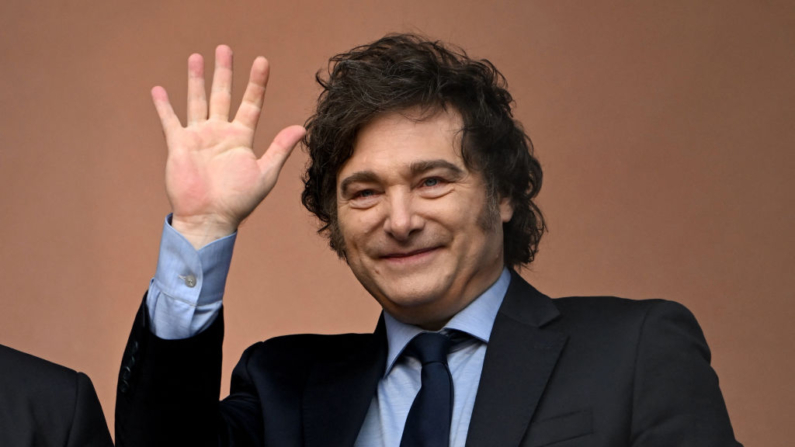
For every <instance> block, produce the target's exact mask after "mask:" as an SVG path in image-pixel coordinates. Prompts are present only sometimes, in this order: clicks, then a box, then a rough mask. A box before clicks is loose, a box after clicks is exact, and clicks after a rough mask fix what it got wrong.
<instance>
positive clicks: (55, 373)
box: [0, 345, 113, 447]
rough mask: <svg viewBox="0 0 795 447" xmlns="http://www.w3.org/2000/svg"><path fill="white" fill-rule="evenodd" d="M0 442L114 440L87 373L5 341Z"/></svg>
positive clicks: (96, 445) (108, 444) (105, 443)
mask: <svg viewBox="0 0 795 447" xmlns="http://www.w3.org/2000/svg"><path fill="white" fill-rule="evenodd" d="M0 446H3V447H5V446H8V447H24V446H36V447H39V446H41V447H45V446H47V447H49V446H53V447H55V446H58V447H64V446H68V447H84V446H88V447H112V446H113V442H112V441H111V438H110V433H109V432H108V425H107V423H106V422H105V415H104V414H103V413H102V407H101V406H100V405H99V400H98V399H97V394H96V392H94V387H93V385H91V379H89V378H88V376H86V375H85V374H83V373H78V372H75V371H73V370H71V369H68V368H64V367H63V366H59V365H56V364H55V363H50V362H48V361H46V360H42V359H40V358H38V357H34V356H32V355H28V354H25V353H24V352H19V351H16V350H14V349H11V348H7V347H5V346H2V345H0Z"/></svg>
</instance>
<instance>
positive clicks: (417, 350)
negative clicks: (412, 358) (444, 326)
mask: <svg viewBox="0 0 795 447" xmlns="http://www.w3.org/2000/svg"><path fill="white" fill-rule="evenodd" d="M451 344H452V343H451V341H450V338H448V337H447V336H446V335H443V334H439V333H436V332H423V333H422V334H420V335H417V336H416V337H414V339H412V340H411V343H409V348H411V351H412V352H413V353H414V354H415V355H416V356H417V357H418V358H419V359H420V362H422V364H423V365H426V364H428V363H434V362H440V363H445V364H446V363H447V353H448V352H449V351H450V345H451Z"/></svg>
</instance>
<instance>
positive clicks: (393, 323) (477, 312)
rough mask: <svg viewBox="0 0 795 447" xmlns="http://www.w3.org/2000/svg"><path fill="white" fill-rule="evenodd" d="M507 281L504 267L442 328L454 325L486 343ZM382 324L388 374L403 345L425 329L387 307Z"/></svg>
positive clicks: (506, 271)
mask: <svg viewBox="0 0 795 447" xmlns="http://www.w3.org/2000/svg"><path fill="white" fill-rule="evenodd" d="M510 283H511V273H510V271H508V269H507V268H503V269H502V274H501V275H500V277H499V278H498V279H497V281H496V282H495V283H494V284H492V285H491V287H489V288H488V289H486V291H485V292H483V293H482V294H481V295H480V296H479V297H477V298H475V300H474V301H472V302H471V303H470V304H469V305H468V306H467V307H465V308H464V309H462V310H461V311H460V312H458V313H457V314H456V315H455V316H453V318H451V319H450V321H448V322H447V324H446V325H445V326H444V328H443V329H442V330H444V329H455V330H457V331H461V332H465V333H467V334H468V335H470V336H472V337H474V338H476V339H478V340H480V341H481V342H483V343H488V342H489V336H490V335H491V328H492V327H493V326H494V320H495V319H496V318H497V312H498V311H499V310H500V305H502V300H503V298H505V292H507V291H508V285H509V284H510ZM384 324H386V338H387V345H388V347H389V351H388V356H387V360H386V371H385V372H384V375H387V374H389V371H391V370H392V366H394V365H395V361H396V360H397V359H398V357H400V354H401V353H402V352H403V350H404V349H406V345H408V344H409V342H410V341H411V340H412V339H413V338H414V337H415V336H417V335H419V334H421V333H422V332H427V331H426V330H424V329H422V328H420V327H417V326H414V325H411V324H406V323H402V322H400V321H398V320H397V319H396V318H395V317H393V316H392V315H390V314H389V313H388V312H386V311H384Z"/></svg>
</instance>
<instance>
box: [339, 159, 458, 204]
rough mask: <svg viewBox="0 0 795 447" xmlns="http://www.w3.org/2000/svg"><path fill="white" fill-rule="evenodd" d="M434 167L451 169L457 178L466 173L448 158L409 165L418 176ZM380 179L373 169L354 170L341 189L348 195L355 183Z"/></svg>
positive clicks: (342, 183)
mask: <svg viewBox="0 0 795 447" xmlns="http://www.w3.org/2000/svg"><path fill="white" fill-rule="evenodd" d="M434 169H444V170H447V171H449V172H450V173H451V174H452V175H453V177H454V178H455V179H459V178H461V177H463V176H464V174H466V173H465V172H464V170H463V169H461V168H459V167H458V166H456V165H454V164H453V163H450V162H449V161H447V160H442V159H438V160H421V161H415V162H414V163H412V164H411V165H410V166H409V170H410V171H411V175H412V176H417V175H419V174H423V173H425V172H428V171H432V170H434ZM378 179H379V177H378V175H377V174H376V173H375V172H373V171H358V172H354V173H353V174H351V175H349V176H347V177H345V179H343V180H342V182H341V183H340V191H341V193H342V195H343V196H344V195H346V194H347V193H348V189H349V188H350V187H351V185H353V184H354V183H368V182H377V181H378Z"/></svg>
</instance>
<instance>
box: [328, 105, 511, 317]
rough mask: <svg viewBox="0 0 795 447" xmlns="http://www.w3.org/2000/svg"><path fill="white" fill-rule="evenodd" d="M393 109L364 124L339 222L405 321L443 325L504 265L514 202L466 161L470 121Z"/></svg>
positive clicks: (363, 271)
mask: <svg viewBox="0 0 795 447" xmlns="http://www.w3.org/2000/svg"><path fill="white" fill-rule="evenodd" d="M419 117H420V114H419V112H418V111H417V110H413V109H410V110H407V111H404V112H403V113H402V114H401V113H389V114H385V115H382V116H379V117H377V118H376V119H374V120H373V121H371V122H370V123H368V124H367V125H366V126H364V127H363V128H362V129H361V130H360V131H359V134H358V136H357V139H356V142H355V144H354V150H353V155H352V156H351V158H350V159H349V160H348V161H347V162H346V163H345V164H344V165H343V166H342V168H341V169H340V171H339V173H338V175H337V210H338V213H337V219H338V222H337V223H338V225H339V231H340V233H341V235H342V238H343V240H344V243H345V254H346V259H347V261H348V264H349V265H350V267H351V270H353V273H354V275H356V277H357V278H358V279H359V282H361V283H362V285H363V286H364V287H365V288H366V289H367V291H369V292H370V294H372V295H373V297H375V299H376V300H378V302H379V303H380V304H381V306H383V308H384V309H385V310H386V311H387V312H389V313H390V314H392V315H393V316H394V317H396V318H398V319H399V320H401V321H403V322H405V323H410V324H416V325H419V326H422V327H425V328H428V329H438V328H440V327H442V326H443V325H444V323H446V322H447V321H448V320H449V319H450V318H451V317H452V316H453V315H455V314H456V313H458V312H459V311H460V310H461V309H463V308H464V307H466V306H467V305H468V304H469V303H470V302H472V300H474V299H475V298H476V297H477V296H478V295H480V294H481V293H482V292H483V291H484V290H485V289H487V288H488V287H489V286H490V285H491V284H493V283H494V282H495V281H496V280H497V278H498V277H499V275H500V272H501V271H502V267H503V247H502V244H503V235H502V225H501V222H507V221H508V220H510V218H511V215H512V209H511V207H510V205H509V202H508V200H507V199H504V200H501V201H500V202H499V203H496V199H489V198H488V197H487V196H488V195H487V192H486V191H487V190H486V183H485V181H484V179H483V176H482V175H481V174H480V173H478V172H474V171H470V170H468V169H467V168H466V166H465V164H464V161H463V159H462V158H461V154H460V153H461V141H460V130H461V127H462V121H461V117H460V115H459V114H458V113H456V112H455V111H452V110H448V111H440V112H438V113H436V114H435V115H433V116H431V117H427V118H424V119H422V120H419V119H418V118H419Z"/></svg>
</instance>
